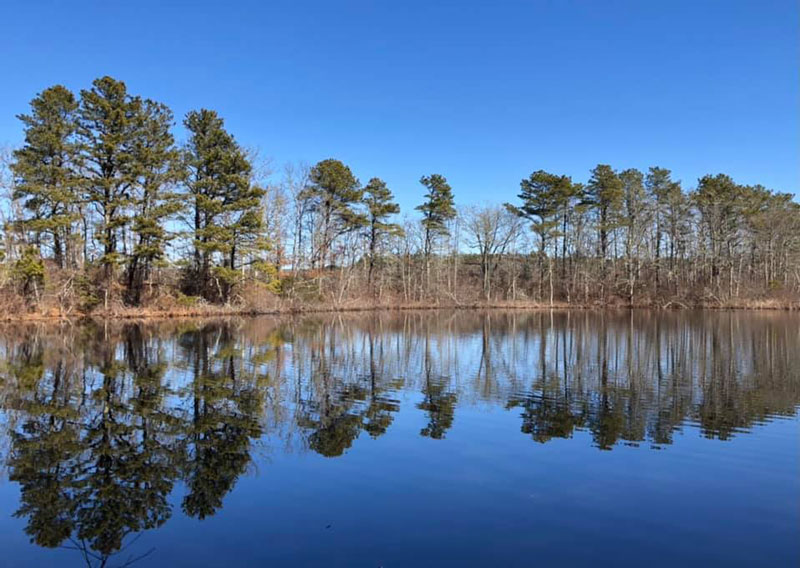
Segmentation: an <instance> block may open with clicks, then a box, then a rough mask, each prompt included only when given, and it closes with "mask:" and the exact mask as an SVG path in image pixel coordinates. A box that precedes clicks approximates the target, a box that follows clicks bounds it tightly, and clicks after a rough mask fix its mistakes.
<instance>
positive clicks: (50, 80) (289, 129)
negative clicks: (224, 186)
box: [0, 0, 800, 210]
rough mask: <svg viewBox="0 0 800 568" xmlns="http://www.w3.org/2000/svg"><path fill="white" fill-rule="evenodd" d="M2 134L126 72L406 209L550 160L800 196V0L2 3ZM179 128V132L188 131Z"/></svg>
mask: <svg viewBox="0 0 800 568" xmlns="http://www.w3.org/2000/svg"><path fill="white" fill-rule="evenodd" d="M3 21H4V25H3V26H2V31H1V32H0V53H2V54H3V58H2V60H3V75H2V76H3V80H2V85H0V143H7V144H18V143H19V141H20V140H21V137H22V134H21V130H20V125H19V123H18V121H17V120H16V119H15V118H14V117H15V115H16V114H18V113H20V112H25V111H26V110H27V103H28V101H29V100H30V99H31V98H32V97H33V96H34V95H35V94H36V93H37V92H39V91H41V90H42V89H44V88H46V87H48V86H50V85H53V84H56V83H61V84H64V85H66V86H67V87H69V88H71V89H74V90H75V91H77V90H79V89H81V88H86V87H88V86H89V85H90V83H91V81H92V79H94V78H96V77H98V76H102V75H106V74H108V75H111V76H113V77H115V78H118V79H122V80H124V81H125V82H126V83H127V84H128V87H129V89H130V91H131V92H133V93H136V94H141V95H143V96H146V97H150V98H154V99H157V100H160V101H163V102H165V103H167V104H168V105H169V106H170V107H171V108H172V109H173V110H174V111H175V114H176V117H178V119H179V120H180V118H181V117H182V116H183V115H184V114H185V113H186V112H187V111H188V110H191V109H194V108H199V107H207V108H212V109H215V110H217V111H218V112H219V113H220V114H221V115H222V116H223V117H224V118H225V120H226V123H227V126H228V127H229V129H230V130H231V131H232V132H233V133H234V135H235V136H236V137H237V139H238V140H239V141H240V142H241V143H242V144H244V145H246V146H253V147H258V148H259V149H260V150H261V152H262V153H263V154H265V155H268V156H271V157H272V159H273V163H274V165H275V166H280V165H281V164H282V163H284V162H286V161H305V162H307V163H314V162H316V161H318V160H320V159H323V158H327V157H335V158H339V159H341V160H343V161H344V162H345V163H347V164H348V165H350V166H351V167H352V168H353V171H354V172H355V173H356V175H357V176H358V177H359V178H360V179H361V180H362V182H366V181H367V180H368V179H369V178H370V177H372V176H380V177H382V178H384V179H385V180H386V181H387V182H388V183H389V185H390V187H391V188H392V189H393V190H394V191H395V193H396V194H397V195H398V198H399V200H400V203H401V205H402V206H403V207H404V208H406V210H408V209H409V208H410V207H412V206H413V205H415V204H416V203H418V202H419V200H420V196H421V193H422V190H421V187H420V186H419V184H418V179H419V177H420V176H421V175H423V174H429V173H433V172H438V173H442V174H444V175H445V176H447V178H448V179H449V180H450V182H451V185H452V186H453V188H454V191H455V194H456V200H457V202H459V203H462V204H467V203H476V202H481V201H492V202H502V201H508V200H513V199H514V196H515V194H516V192H517V190H518V184H519V180H520V178H522V177H523V176H526V175H528V174H529V173H530V172H531V171H533V170H536V169H545V170H549V171H552V172H555V173H565V174H569V175H571V176H573V178H574V179H576V180H577V181H584V180H585V179H586V178H587V177H588V171H589V169H590V168H592V167H593V166H594V165H595V164H597V163H600V162H602V163H610V164H612V165H613V166H614V167H617V168H626V167H637V168H641V169H646V168H647V167H648V166H650V165H660V166H664V167H668V168H671V169H672V170H673V172H674V173H675V175H676V177H678V178H680V179H682V180H683V181H684V184H685V185H686V186H690V187H691V186H694V184H695V182H696V179H697V177H699V176H700V175H702V174H705V173H717V172H725V173H729V174H731V175H732V176H733V177H734V178H735V179H736V180H738V181H740V182H742V183H762V184H764V185H766V186H768V187H771V188H773V189H779V190H783V191H793V192H796V191H797V190H798V188H799V187H800V172H799V171H798V169H799V168H798V154H799V153H800V148H798V130H799V129H800V128H799V125H798V2H797V1H796V0H786V1H773V0H762V1H756V0H750V1H746V2H741V1H735V0H720V1H707V0H691V1H677V0H669V1H666V0H665V1H648V0H636V1H624V2H622V1H620V2H615V1H608V0H603V1H593V0H585V1H581V2H569V1H566V0H564V1H561V0H552V1H533V0H531V1H527V2H490V1H483V2H470V1H462V2H455V1H453V2H435V1H433V0H430V1H423V2H416V1H404V2H388V1H374V2H333V1H327V2H301V1H299V0H298V1H294V2H291V1H287V2H266V1H265V2H228V3H223V2H202V1H192V2H189V1H187V2H166V1H164V2H142V1H131V2H122V1H109V0H106V1H104V2H66V1H64V2H44V1H35V2H31V1H26V2H15V1H12V2H4V4H3ZM178 134H179V136H182V132H180V131H179V132H178Z"/></svg>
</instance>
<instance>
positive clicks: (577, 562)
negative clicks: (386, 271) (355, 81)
mask: <svg viewBox="0 0 800 568" xmlns="http://www.w3.org/2000/svg"><path fill="white" fill-rule="evenodd" d="M799 408H800V316H798V315H794V314H791V313H778V312H775V313H761V312H674V313H672V312H671V313H657V312H647V311H634V312H628V311H613V312H612V311H609V312H580V311H575V312H554V313H549V312H502V311H491V312H469V311H463V312H448V311H441V312H405V313H399V314H398V313H391V314H389V313H377V314H362V315H342V316H334V315H329V316H314V317H310V316H309V317H301V318H250V319H232V320H224V321H171V322H163V323H141V324H139V323H108V324H106V325H104V324H102V323H94V324H81V325H66V324H65V325H18V326H6V327H1V328H0V465H2V473H1V474H0V550H2V554H0V566H73V565H74V566H87V565H88V566H256V565H258V566H266V565H270V566H365V567H378V566H384V567H392V566H486V565H491V566H533V565H540V566H554V565H559V566H589V565H609V566H641V565H648V566H798V565H800V419H798V409H799Z"/></svg>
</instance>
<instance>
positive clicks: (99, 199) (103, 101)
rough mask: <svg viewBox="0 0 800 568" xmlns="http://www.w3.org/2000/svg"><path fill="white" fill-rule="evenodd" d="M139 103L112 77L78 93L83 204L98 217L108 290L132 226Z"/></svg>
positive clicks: (102, 262) (136, 98)
mask: <svg viewBox="0 0 800 568" xmlns="http://www.w3.org/2000/svg"><path fill="white" fill-rule="evenodd" d="M141 106H142V101H141V99H140V98H139V97H132V96H130V95H129V94H128V91H127V88H126V86H125V83H123V82H122V81H117V80H115V79H112V78H111V77H103V78H100V79H96V80H95V81H94V82H93V83H92V88H91V89H90V90H88V91H86V90H84V91H81V107H80V120H79V127H78V134H79V143H80V147H81V155H82V160H83V165H84V169H83V171H84V179H83V188H84V194H85V199H86V200H87V202H89V203H90V204H91V205H92V206H93V207H94V209H95V211H96V212H97V214H98V215H99V223H98V227H97V231H96V236H97V237H98V240H99V242H100V244H101V245H102V255H101V256H100V258H99V261H100V263H101V264H102V265H103V266H104V267H105V276H106V291H108V286H109V284H110V280H111V278H112V277H113V274H114V270H115V267H116V266H118V265H120V264H122V263H123V262H124V260H125V256H124V254H123V251H122V250H120V247H119V245H120V243H122V244H123V246H124V245H125V236H126V229H127V227H128V224H129V223H130V211H129V207H130V205H131V203H132V198H133V191H134V188H135V185H136V182H137V171H136V167H135V163H134V162H135V159H134V156H133V154H132V149H133V146H134V137H135V133H136V129H137V127H138V124H137V122H138V115H139V113H140V111H141Z"/></svg>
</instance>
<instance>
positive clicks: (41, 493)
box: [8, 350, 81, 547]
mask: <svg viewBox="0 0 800 568" xmlns="http://www.w3.org/2000/svg"><path fill="white" fill-rule="evenodd" d="M41 355H42V354H41V351H40V350H39V351H38V352H37V354H36V357H35V358H33V359H34V360H32V358H30V357H26V358H25V359H23V360H21V361H20V362H19V363H18V366H17V369H19V370H25V374H29V372H30V371H34V372H33V373H32V374H33V375H34V376H36V377H37V379H36V381H34V382H33V383H31V384H28V386H29V387H30V390H29V391H28V392H24V393H19V396H20V400H19V408H18V409H19V410H20V411H22V412H23V413H24V416H25V420H24V424H23V428H22V432H21V433H14V434H12V452H11V455H10V457H9V463H8V466H9V469H10V472H11V473H10V476H9V477H10V479H11V481H16V482H17V483H19V484H20V507H19V509H18V510H17V512H16V513H15V516H17V517H23V518H27V519H28V524H27V526H26V527H25V532H26V533H27V534H28V535H29V536H30V537H31V540H32V541H33V542H35V543H36V544H38V545H40V546H46V547H55V546H58V545H59V544H61V543H62V542H63V541H64V540H66V539H67V538H68V537H69V536H70V534H72V530H73V525H74V523H73V509H74V490H75V488H74V487H73V478H72V475H73V472H72V471H71V468H70V467H68V466H66V467H65V464H68V463H69V462H71V461H74V460H76V459H77V454H78V453H79V452H80V451H81V447H80V442H79V440H78V436H79V432H78V428H77V427H76V426H75V424H76V423H77V419H78V413H77V412H76V410H75V408H74V407H73V406H71V405H70V404H69V402H70V400H69V394H70V386H71V385H70V384H69V376H68V374H67V372H66V370H65V369H64V366H63V365H62V364H61V362H59V363H58V364H57V365H56V366H55V368H54V369H53V371H52V383H51V384H52V387H51V389H50V392H46V391H47V390H48V389H42V388H41V387H42V383H44V382H45V381H43V380H41V379H42V373H41V372H40V371H39V370H37V369H41V368H42V367H41ZM29 376H30V375H29ZM17 378H19V376H18V377H17ZM26 382H27V381H20V382H19V384H26ZM42 390H45V392H41V391H42Z"/></svg>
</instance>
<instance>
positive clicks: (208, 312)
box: [0, 299, 800, 322]
mask: <svg viewBox="0 0 800 568" xmlns="http://www.w3.org/2000/svg"><path fill="white" fill-rule="evenodd" d="M438 309H448V310H487V309H497V310H501V309H507V310H550V309H555V310H602V309H650V310H653V309H655V310H783V311H800V300H798V301H787V300H773V299H767V300H764V299H753V300H747V299H738V300H730V301H722V302H698V303H686V302H684V301H666V302H662V303H655V302H647V303H636V304H634V305H632V306H630V305H627V304H625V303H621V302H607V303H601V302H591V303H581V302H573V303H567V302H554V303H553V304H550V303H542V302H531V301H523V300H520V301H514V302H512V301H494V302H485V301H472V302H427V303H426V302H411V303H402V302H401V303H398V302H364V301H358V300H354V301H351V302H344V303H341V304H322V303H296V302H279V303H276V304H274V305H272V306H268V307H267V306H259V307H254V306H249V305H227V306H224V305H223V306H219V305H208V304H203V305H196V306H178V305H176V306H171V307H170V306H166V305H164V304H161V305H160V306H158V307H140V308H135V307H115V308H112V309H108V310H103V309H96V310H93V311H91V312H87V313H84V312H75V311H73V312H69V313H67V312H63V311H59V310H49V311H46V312H40V311H31V312H24V311H17V312H11V311H5V312H4V313H3V314H2V316H0V321H5V322H14V321H59V320H79V319H84V318H92V319H112V320H124V319H136V320H142V319H171V318H192V317H220V316H223V317H229V316H259V315H292V314H305V313H336V312H366V311H403V310H438Z"/></svg>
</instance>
